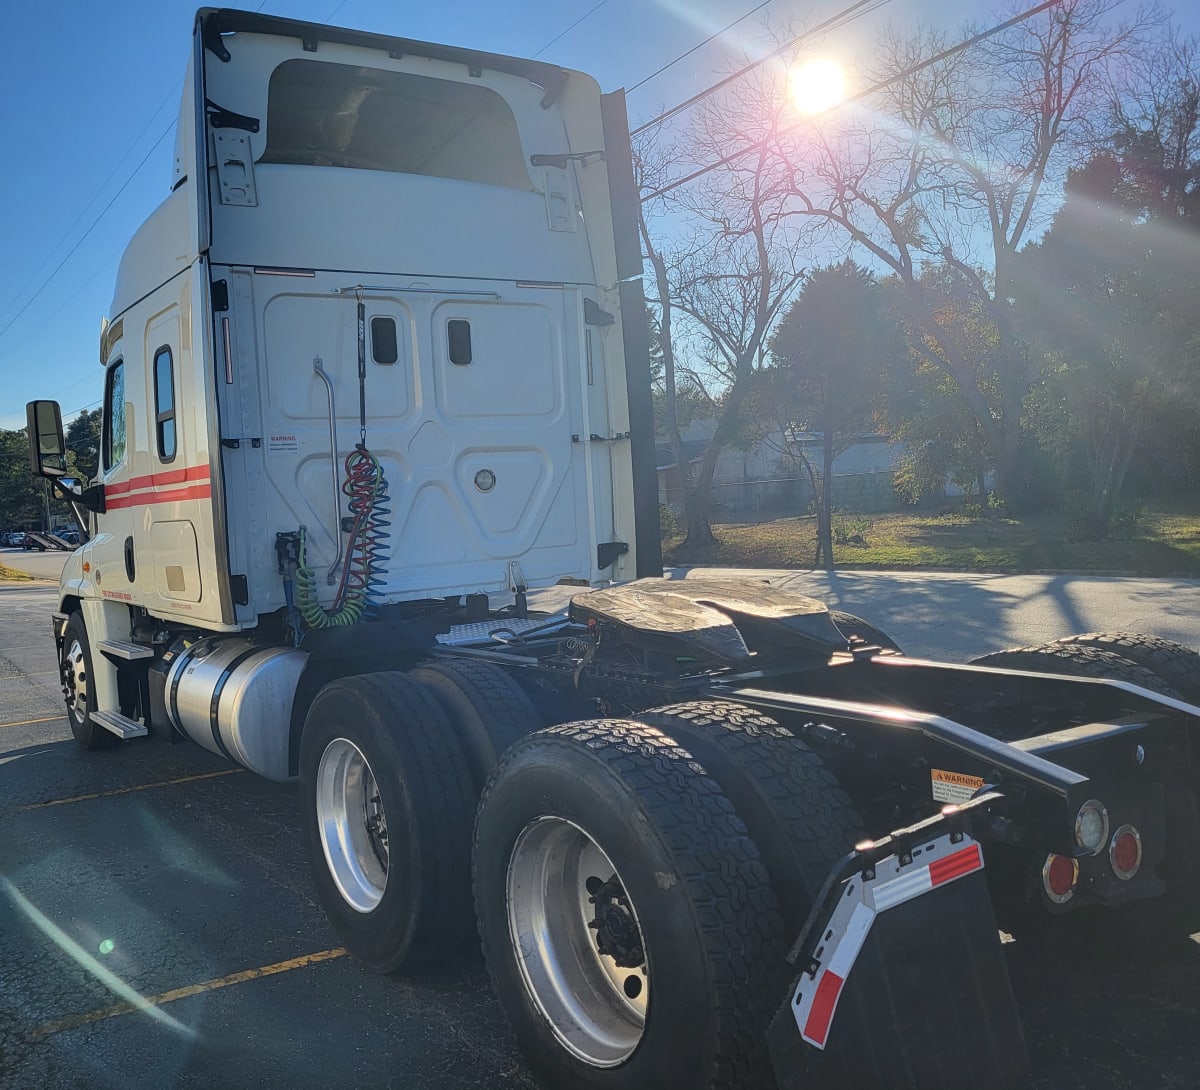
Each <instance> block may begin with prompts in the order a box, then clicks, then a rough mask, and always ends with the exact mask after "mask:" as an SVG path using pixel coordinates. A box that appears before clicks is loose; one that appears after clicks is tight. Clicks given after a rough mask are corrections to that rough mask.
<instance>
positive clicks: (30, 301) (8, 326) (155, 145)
mask: <svg viewBox="0 0 1200 1090" xmlns="http://www.w3.org/2000/svg"><path fill="white" fill-rule="evenodd" d="M174 125H175V122H174V121H172V122H171V124H170V125H168V126H167V127H166V128H165V129H163V131H162V134H161V135H160V136H159V138H158V139H157V140H155V141H154V143H153V144H151V145H150V150H149V151H148V152H146V154H145V155H143V156H142V161H141V162H140V163H138V165H137V166H136V167H134V168H133V171H132V172H131V173H130V175H129V177H128V178H126V179H125V181H124V182H123V183H122V184H121V188H120V189H118V190H117V191H116V192H115V193H114V194H113V195H112V198H111V199H110V200H109V202H108V204H106V205H105V206H104V207H103V208H101V209H100V211H99V213H98V214H97V215H96V218H95V219H94V220H92V222H91V224H90V225H89V227H88V229H87V230H86V231H84V232H83V234H82V235H80V236H79V241H78V242H76V243H75V245H74V246H72V247H71V249H70V250H68V251H67V253H66V255H65V256H64V257H63V259H62V260H61V261H60V262H59V263H58V264H57V265H55V266H54V271H53V272H52V273H51V274H50V275H49V276H47V277H46V279H45V280H43V281H42V282H41V284H39V285H38V288H37V290H36V291H35V292H34V293H33V294H32V295H31V296H30V297H29V298H28V299H26V300H25V304H24V305H23V306H22V307H21V309H20V310H18V311H17V313H16V314H14V315H13V316H12V317H11V318H10V319H9V320H8V322H7V323H5V325H4V327H3V328H0V337H3V336H4V334H5V333H7V332H8V331H9V330H10V329H12V327H13V325H14V323H15V322H16V321H17V319H19V318H20V317H21V315H22V314H24V313H25V312H26V311H27V310H28V309H29V308H30V307H31V306H32V305H33V303H34V300H36V299H37V298H38V297H39V296H40V295H41V294H42V292H43V291H45V290H46V285H48V284H49V283H50V281H51V280H53V279H54V278H55V277H56V276H57V275H58V274H59V272H60V271H61V270H62V267H63V266H64V265H65V264H66V263H67V262H68V261H69V260H70V259H71V258H72V257H73V256H74V254H75V251H76V250H78V249H79V247H80V246H82V245H83V244H84V242H85V241H86V239H87V237H88V235H90V234H91V233H92V232H93V231H94V230H95V229H96V225H97V224H98V223H99V222H100V221H101V220H102V219H103V218H104V214H105V213H106V212H107V211H108V210H109V209H110V208H111V207H112V206H113V205H114V204H116V201H117V198H118V197H119V196H120V195H121V194H122V193H124V192H125V190H126V189H127V188H128V187H129V183H130V182H132V181H133V179H134V178H136V177H137V175H138V171H140V170H141V169H142V167H144V166H145V165H146V162H147V160H148V159H149V158H150V156H151V155H153V154H154V152H155V151H156V150H157V149H158V145H159V144H161V143H162V142H163V140H164V139H165V138H166V135H167V133H169V132H170V131H171V129H172V128H173V127H174Z"/></svg>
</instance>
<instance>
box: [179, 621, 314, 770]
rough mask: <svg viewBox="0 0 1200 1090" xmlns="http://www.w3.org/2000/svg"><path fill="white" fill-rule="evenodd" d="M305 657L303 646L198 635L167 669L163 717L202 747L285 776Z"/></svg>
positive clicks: (250, 765) (258, 768)
mask: <svg viewBox="0 0 1200 1090" xmlns="http://www.w3.org/2000/svg"><path fill="white" fill-rule="evenodd" d="M307 661H308V652H307V651H297V650H295V649H294V648H291V647H271V646H264V645H263V644H261V643H255V642H253V641H251V640H248V639H245V638H243V637H240V636H210V637H206V638H205V639H201V640H197V641H196V642H195V643H193V644H192V645H191V646H190V647H188V648H186V649H185V650H184V651H182V652H181V653H180V655H179V657H178V658H177V659H176V660H175V662H174V663H172V665H171V668H170V671H169V672H168V673H167V679H166V692H165V696H166V706H167V714H168V715H169V716H170V718H171V722H172V723H174V725H175V726H176V727H177V728H178V729H179V730H181V731H182V732H183V733H184V734H186V735H187V736H188V737H189V738H190V739H191V740H192V741H193V742H196V743H198V744H199V745H201V746H203V747H204V748H205V749H207V750H210V751H211V752H213V753H216V754H219V755H221V756H223V757H228V758H229V759H230V760H231V761H236V762H237V763H238V764H240V765H243V766H244V767H245V768H248V769H249V770H250V771H251V772H257V773H258V774H259V775H260V776H264V777H266V778H267V779H269V780H286V779H288V776H289V771H288V745H289V740H290V736H291V723H292V702H293V699H294V698H295V695H296V687H297V685H298V684H299V681H300V675H301V674H302V673H303V672H304V667H305V664H306V663H307Z"/></svg>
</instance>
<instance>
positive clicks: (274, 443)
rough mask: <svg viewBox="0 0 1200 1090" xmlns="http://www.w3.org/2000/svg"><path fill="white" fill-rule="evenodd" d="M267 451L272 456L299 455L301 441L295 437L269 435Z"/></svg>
mask: <svg viewBox="0 0 1200 1090" xmlns="http://www.w3.org/2000/svg"><path fill="white" fill-rule="evenodd" d="M267 450H268V452H269V453H271V454H299V453H300V440H299V439H297V438H296V436H294V435H268V436H267Z"/></svg>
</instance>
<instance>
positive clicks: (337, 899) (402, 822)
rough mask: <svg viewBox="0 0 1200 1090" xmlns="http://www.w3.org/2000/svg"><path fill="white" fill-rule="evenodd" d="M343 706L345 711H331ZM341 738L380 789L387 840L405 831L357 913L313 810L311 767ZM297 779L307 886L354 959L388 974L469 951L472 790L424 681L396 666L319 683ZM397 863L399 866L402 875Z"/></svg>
mask: <svg viewBox="0 0 1200 1090" xmlns="http://www.w3.org/2000/svg"><path fill="white" fill-rule="evenodd" d="M339 701H340V702H342V703H341V705H340V707H339V704H338V702H339ZM347 704H348V705H349V706H350V707H351V708H352V709H353V711H354V712H355V713H356V714H355V715H354V716H353V717H351V716H347V715H345V714H344V713H341V711H340V708H344V707H346V706H347ZM341 736H347V737H349V740H350V741H352V742H354V743H355V744H356V745H358V746H359V748H360V749H364V748H365V749H366V750H368V751H369V752H367V753H365V754H364V755H365V756H366V757H367V759H368V762H369V763H370V764H371V769H372V772H373V774H374V776H375V778H376V781H377V783H378V784H379V786H380V789H381V793H382V791H383V790H385V789H386V790H387V791H388V796H387V797H386V798H385V800H384V810H385V813H387V816H388V829H389V833H392V832H393V830H395V833H394V834H393V835H394V836H395V837H396V839H397V840H398V839H399V835H401V834H402V835H406V836H407V837H408V843H407V844H406V850H405V851H402V852H401V851H395V852H391V853H390V856H391V863H390V869H389V875H388V879H389V880H388V882H387V884H386V886H385V889H384V894H383V900H381V901H380V903H379V905H378V906H377V908H375V909H374V910H373V911H371V912H368V913H365V914H364V913H360V912H358V911H356V910H354V909H352V908H351V907H350V906H349V905H348V904H347V903H346V902H345V901H344V900H343V899H342V897H341V894H340V893H339V892H338V890H337V887H336V886H335V884H334V882H333V879H332V877H331V876H330V874H329V871H328V867H327V865H326V862H325V859H324V855H323V849H322V845H321V839H320V833H319V830H318V829H317V823H316V816H315V801H314V799H315V778H316V770H317V764H318V762H319V761H320V758H321V754H322V753H323V752H324V749H325V746H326V745H327V744H328V742H329V741H331V740H332V739H333V738H335V737H341ZM300 779H301V784H302V791H301V797H302V800H303V809H304V813H303V817H304V822H305V826H306V831H307V833H308V836H307V840H308V850H309V856H310V862H311V865H312V870H313V876H314V880H315V883H316V886H317V892H318V895H319V897H320V900H321V903H322V907H324V909H325V911H326V914H327V915H328V916H329V918H330V920H331V922H332V923H333V924H334V927H335V929H336V930H337V931H338V934H339V937H340V938H341V940H342V943H343V945H344V946H345V947H346V949H347V950H348V951H349V952H350V953H351V954H352V955H353V956H355V958H356V959H357V960H358V961H359V962H360V963H362V964H363V965H365V966H366V967H367V968H368V969H371V970H372V971H374V972H380V973H390V972H395V971H397V970H398V969H400V968H401V967H402V966H411V965H414V964H420V963H428V962H433V961H446V960H457V959H458V957H459V956H460V955H461V953H462V952H463V950H464V949H473V948H474V942H473V941H472V938H471V936H472V933H473V930H474V920H473V914H472V909H471V896H470V879H469V874H470V861H469V851H470V843H471V823H472V820H473V818H474V810H475V792H474V788H473V785H472V782H471V776H470V772H469V770H468V767H467V762H466V758H465V757H464V756H463V754H462V752H461V750H460V749H459V746H458V743H457V740H456V738H455V735H454V731H453V729H452V728H451V727H450V724H449V723H448V722H447V720H446V717H445V714H444V713H443V712H442V710H441V707H440V705H439V704H438V703H437V701H436V700H435V698H434V696H433V694H432V693H430V692H429V691H428V690H427V689H426V688H425V686H423V685H422V684H421V683H420V682H418V681H416V680H414V679H413V678H411V677H409V676H408V675H407V674H405V673H400V672H381V673H375V674H360V675H357V676H354V677H347V678H342V679H340V680H338V681H334V682H331V683H330V684H329V685H326V686H325V688H324V689H322V690H321V692H320V693H318V694H317V697H316V699H315V700H314V701H313V704H312V707H311V708H310V709H309V714H308V718H307V720H306V721H305V725H304V732H303V735H302V740H301V754H300ZM389 803H390V805H389ZM397 810H399V811H400V812H399V813H397V812H396V811H397ZM400 866H404V867H405V868H406V869H405V872H404V873H403V874H399V873H398V871H399V868H400ZM394 873H395V874H396V877H395V878H393V874H394Z"/></svg>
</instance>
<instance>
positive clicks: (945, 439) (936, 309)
mask: <svg viewBox="0 0 1200 1090" xmlns="http://www.w3.org/2000/svg"><path fill="white" fill-rule="evenodd" d="M920 284H921V289H922V291H924V292H925V293H926V295H927V297H928V299H929V300H930V304H931V308H932V314H933V316H934V320H935V321H936V323H937V325H938V328H939V330H940V331H941V332H940V334H939V336H938V337H937V338H934V337H931V336H929V335H928V334H927V333H926V332H925V331H924V330H923V329H922V328H921V327H920V326H919V325H914V324H913V323H911V322H905V323H904V328H905V332H906V334H907V336H908V338H909V351H908V352H907V353H906V354H902V355H898V356H896V357H895V358H894V360H893V361H892V366H891V367H890V368H889V369H888V371H887V374H886V382H885V393H886V403H887V420H888V426H889V430H890V431H891V433H892V436H893V438H894V439H896V440H897V441H899V442H902V443H903V444H904V453H903V454H902V456H901V459H900V465H899V467H898V468H897V472H896V491H897V492H898V493H899V494H900V495H901V496H902V497H903V498H904V499H906V500H907V501H908V502H909V503H917V502H919V501H920V500H921V499H924V498H926V497H928V496H931V495H940V494H941V493H942V491H943V490H944V488H945V486H946V481H947V480H951V481H953V482H954V483H955V484H956V485H958V486H959V487H960V488H962V489H963V491H965V492H968V493H970V492H974V493H975V495H976V496H977V497H978V499H979V503H980V507H981V510H984V511H986V510H987V495H986V485H985V477H986V475H987V473H988V471H989V470H990V469H991V468H992V459H991V452H990V448H989V444H988V440H987V436H986V435H985V434H984V432H983V429H982V428H981V427H980V426H979V421H978V420H977V419H976V417H975V414H974V413H973V412H972V411H971V407H970V405H969V404H968V403H967V401H966V399H965V398H964V397H963V395H962V389H961V387H960V386H959V384H958V383H957V382H955V381H954V379H953V378H951V376H950V374H949V372H948V368H947V366H946V360H945V358H944V350H943V348H942V344H943V342H949V343H950V344H952V345H953V347H954V350H955V351H956V353H957V355H958V357H959V358H960V359H961V360H962V361H963V362H964V364H965V365H966V366H969V367H970V368H971V370H972V381H973V383H974V384H975V385H976V387H977V388H978V389H980V390H983V391H985V392H987V393H988V395H989V397H991V396H994V393H993V391H994V389H995V386H996V379H995V372H996V370H997V368H998V367H999V358H998V357H999V352H998V348H999V343H998V342H999V338H998V335H997V331H996V327H995V323H994V322H992V320H991V317H990V315H989V314H988V311H987V309H986V307H984V306H983V305H982V304H981V302H980V300H979V298H978V296H977V295H976V294H975V292H974V291H973V290H972V289H971V288H970V286H969V285H967V284H966V283H964V281H963V279H962V277H960V276H959V275H958V273H957V271H956V270H955V269H953V268H951V267H948V266H945V265H930V266H927V267H926V268H925V269H924V270H922V273H921V276H920ZM883 286H884V288H885V289H886V291H887V293H888V298H889V299H890V300H891V301H892V302H893V304H894V305H896V306H897V307H898V309H899V313H900V314H903V313H904V307H903V298H904V292H905V288H904V286H903V285H902V284H900V283H899V282H897V280H896V279H895V278H894V277H891V278H889V279H888V280H887V281H885V282H884V285H883Z"/></svg>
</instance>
